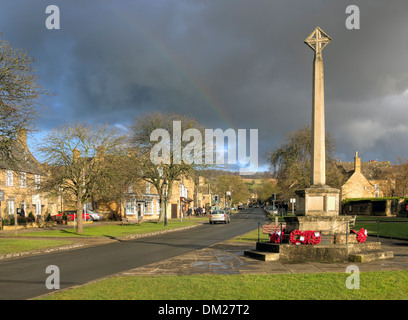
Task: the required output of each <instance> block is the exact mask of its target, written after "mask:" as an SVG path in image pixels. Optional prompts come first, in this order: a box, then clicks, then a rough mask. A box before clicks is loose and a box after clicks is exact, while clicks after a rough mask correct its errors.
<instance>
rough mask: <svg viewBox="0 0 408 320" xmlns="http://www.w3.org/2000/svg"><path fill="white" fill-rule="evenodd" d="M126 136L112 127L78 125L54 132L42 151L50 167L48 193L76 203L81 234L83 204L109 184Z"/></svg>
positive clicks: (45, 186) (45, 188)
mask: <svg viewBox="0 0 408 320" xmlns="http://www.w3.org/2000/svg"><path fill="white" fill-rule="evenodd" d="M123 143H124V137H123V136H122V135H120V134H119V132H118V131H117V130H116V129H113V128H111V127H109V126H108V125H96V126H91V125H86V124H81V123H74V124H72V125H65V126H62V127H59V128H57V129H54V130H52V131H51V132H50V133H48V135H47V136H46V137H45V138H44V139H43V141H42V142H41V145H40V146H39V148H38V150H39V152H40V154H41V156H42V158H43V159H44V160H45V161H46V162H47V164H48V165H49V168H50V174H49V175H48V177H47V179H46V180H45V181H44V183H43V185H42V187H43V189H44V190H48V191H53V192H55V193H58V192H60V190H61V189H62V190H63V192H64V194H67V195H69V196H71V197H72V198H73V199H74V200H75V202H76V209H77V219H78V224H77V232H78V233H82V232H83V219H82V211H83V210H82V209H83V205H84V204H85V203H86V202H87V201H88V199H90V198H91V197H92V196H94V195H96V194H97V193H98V192H100V191H101V189H103V188H105V187H106V185H108V184H109V183H111V181H110V180H109V179H108V178H109V177H110V176H111V175H112V173H110V174H106V172H109V171H111V170H112V168H114V166H115V164H116V160H117V159H118V158H120V157H121V156H122V155H123V150H124V148H123Z"/></svg>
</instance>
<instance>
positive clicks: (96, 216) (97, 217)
mask: <svg viewBox="0 0 408 320" xmlns="http://www.w3.org/2000/svg"><path fill="white" fill-rule="evenodd" d="M86 213H87V214H89V217H90V218H91V220H92V221H99V220H102V218H103V214H102V213H99V212H95V211H92V210H86Z"/></svg>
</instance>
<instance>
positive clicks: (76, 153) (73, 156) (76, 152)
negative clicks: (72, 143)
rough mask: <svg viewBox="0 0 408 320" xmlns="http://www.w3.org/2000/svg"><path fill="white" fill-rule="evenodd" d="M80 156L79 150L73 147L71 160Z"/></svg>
mask: <svg viewBox="0 0 408 320" xmlns="http://www.w3.org/2000/svg"><path fill="white" fill-rule="evenodd" d="M80 157H81V151H79V150H78V149H74V151H72V158H73V160H74V161H75V160H77V159H79V158H80Z"/></svg>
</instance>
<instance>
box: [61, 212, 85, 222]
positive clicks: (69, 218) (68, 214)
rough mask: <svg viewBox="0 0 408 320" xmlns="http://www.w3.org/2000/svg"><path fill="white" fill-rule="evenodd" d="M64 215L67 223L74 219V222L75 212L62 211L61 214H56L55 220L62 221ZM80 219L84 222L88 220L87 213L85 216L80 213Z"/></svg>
mask: <svg viewBox="0 0 408 320" xmlns="http://www.w3.org/2000/svg"><path fill="white" fill-rule="evenodd" d="M65 214H66V215H67V221H74V219H75V221H76V220H77V212H76V210H72V211H63V212H62V213H60V214H57V219H62V218H63V217H64V215H65ZM82 219H84V220H85V221H88V220H90V216H89V214H88V213H87V214H86V215H85V213H82Z"/></svg>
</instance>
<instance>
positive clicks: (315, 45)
mask: <svg viewBox="0 0 408 320" xmlns="http://www.w3.org/2000/svg"><path fill="white" fill-rule="evenodd" d="M330 41H331V39H330V37H329V36H328V35H327V34H326V33H324V32H323V30H322V29H320V28H319V27H317V28H316V29H315V30H314V31H313V32H312V33H311V34H310V35H309V36H308V37H307V38H306V40H305V43H306V44H307V45H308V46H309V47H311V48H312V49H313V50H314V52H315V56H314V65H313V113H312V138H313V139H312V146H313V153H312V177H311V185H312V186H324V185H325V184H326V146H325V140H326V139H325V136H326V135H325V124H324V123H325V121H324V77H323V57H322V51H323V49H324V48H325V47H326V46H327V45H328V44H329V42H330Z"/></svg>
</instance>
